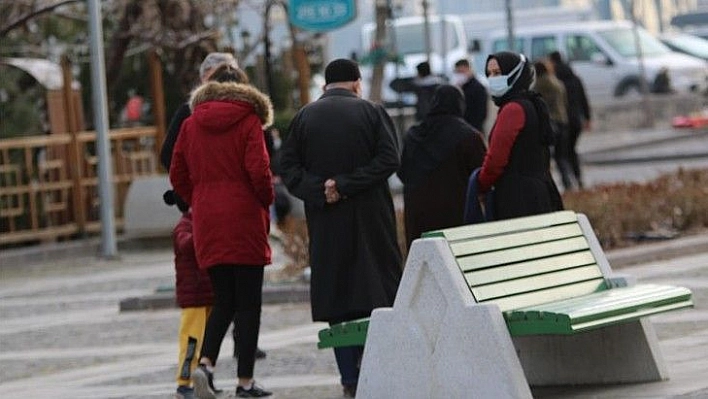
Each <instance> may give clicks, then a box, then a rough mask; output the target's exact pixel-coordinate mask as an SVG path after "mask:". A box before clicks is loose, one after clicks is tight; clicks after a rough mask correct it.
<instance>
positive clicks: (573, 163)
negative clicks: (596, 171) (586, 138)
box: [568, 127, 583, 188]
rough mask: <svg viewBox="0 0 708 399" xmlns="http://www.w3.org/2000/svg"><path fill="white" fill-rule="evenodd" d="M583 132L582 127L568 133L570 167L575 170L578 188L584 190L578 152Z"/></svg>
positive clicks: (572, 129)
mask: <svg viewBox="0 0 708 399" xmlns="http://www.w3.org/2000/svg"><path fill="white" fill-rule="evenodd" d="M582 131H583V129H582V127H574V128H571V129H569V131H568V162H569V163H570V167H571V168H572V169H573V174H574V175H575V180H576V183H577V185H578V188H583V178H582V173H581V170H580V159H578V152H577V151H576V147H577V145H578V139H579V138H580V133H582Z"/></svg>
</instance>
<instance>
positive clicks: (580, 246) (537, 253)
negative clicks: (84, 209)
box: [457, 237, 589, 272]
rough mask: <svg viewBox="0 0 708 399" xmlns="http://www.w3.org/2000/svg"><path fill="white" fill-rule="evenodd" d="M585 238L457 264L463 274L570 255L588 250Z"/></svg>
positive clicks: (486, 255) (469, 258) (474, 257)
mask: <svg viewBox="0 0 708 399" xmlns="http://www.w3.org/2000/svg"><path fill="white" fill-rule="evenodd" d="M588 248H589V246H588V243H587V241H586V240H585V238H584V237H575V238H568V239H565V240H559V241H552V242H546V243H542V244H538V245H528V246H525V247H519V248H512V249H507V250H504V251H497V252H489V253H484V254H479V255H472V256H465V257H459V258H457V264H458V266H459V267H460V269H461V270H462V271H463V272H468V271H470V270H477V269H484V268H488V267H492V266H499V265H508V264H511V263H516V262H521V261H528V260H532V259H538V258H544V257H549V256H555V255H561V254H568V253H572V252H578V251H583V250H586V249H588Z"/></svg>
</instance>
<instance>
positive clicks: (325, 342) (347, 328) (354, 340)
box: [317, 318, 369, 349]
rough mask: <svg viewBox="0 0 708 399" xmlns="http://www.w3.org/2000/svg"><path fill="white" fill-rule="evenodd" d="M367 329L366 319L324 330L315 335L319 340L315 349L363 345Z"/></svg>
mask: <svg viewBox="0 0 708 399" xmlns="http://www.w3.org/2000/svg"><path fill="white" fill-rule="evenodd" d="M368 329H369V319H368V318H363V319H358V320H352V321H347V322H344V323H339V324H335V325H333V326H330V327H329V328H324V329H322V330H320V331H319V333H318V334H317V335H318V338H319V342H318V343H317V348H318V349H324V348H334V347H340V346H355V345H364V343H365V342H366V332H367V331H368Z"/></svg>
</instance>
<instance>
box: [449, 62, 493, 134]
mask: <svg viewBox="0 0 708 399" xmlns="http://www.w3.org/2000/svg"><path fill="white" fill-rule="evenodd" d="M453 79H454V80H455V82H453V83H455V84H457V85H458V86H460V88H461V89H462V92H463V93H464V94H465V104H466V105H465V113H464V115H463V118H464V119H465V120H466V121H467V123H469V124H470V125H472V127H473V128H475V129H477V130H479V131H480V132H482V133H484V121H486V120H487V110H488V108H489V107H488V106H487V105H488V102H489V94H488V93H487V88H486V87H484V85H483V84H482V83H480V82H479V80H477V78H476V77H475V76H474V71H473V70H472V65H470V62H469V61H468V60H467V59H466V58H463V59H461V60H458V61H457V62H455V72H454V77H453Z"/></svg>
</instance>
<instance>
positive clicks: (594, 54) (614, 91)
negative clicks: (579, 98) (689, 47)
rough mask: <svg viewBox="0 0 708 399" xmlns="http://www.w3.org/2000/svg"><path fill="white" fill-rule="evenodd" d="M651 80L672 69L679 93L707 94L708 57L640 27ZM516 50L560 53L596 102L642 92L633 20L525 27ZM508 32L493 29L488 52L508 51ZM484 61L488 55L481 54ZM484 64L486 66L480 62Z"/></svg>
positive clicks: (529, 53)
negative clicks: (685, 50)
mask: <svg viewBox="0 0 708 399" xmlns="http://www.w3.org/2000/svg"><path fill="white" fill-rule="evenodd" d="M637 34H638V37H639V39H640V44H641V51H642V55H643V58H644V69H645V76H646V79H647V83H648V84H649V85H651V84H652V82H654V79H655V78H656V76H657V74H658V73H659V72H660V70H661V69H662V68H667V69H668V73H669V78H670V79H671V85H672V88H673V89H674V90H676V91H678V92H702V91H703V90H705V88H706V85H707V84H708V80H707V79H708V68H706V64H705V62H704V61H703V60H700V59H698V58H695V57H691V56H688V55H685V54H680V53H677V52H673V51H671V50H670V49H669V48H668V47H666V46H665V45H664V44H663V43H661V42H660V41H659V40H658V39H656V38H655V37H653V36H652V35H651V34H649V33H648V32H647V31H646V30H644V29H642V28H638V29H637ZM514 39H515V49H514V50H515V51H520V52H523V53H524V54H525V55H527V56H528V57H529V58H530V59H531V60H537V59H540V58H543V57H545V56H547V55H548V54H549V53H550V52H552V51H556V50H557V51H559V52H560V53H561V54H562V55H563V57H564V59H565V60H568V61H570V64H571V66H572V68H573V70H574V71H575V73H576V74H577V75H578V76H580V78H581V79H582V80H583V83H584V84H585V89H586V91H587V93H588V96H589V97H590V100H591V101H594V102H606V101H608V100H610V99H612V98H615V97H622V96H625V95H628V94H638V93H640V92H641V91H640V87H641V86H640V79H639V76H640V73H639V71H640V68H639V62H638V58H637V54H638V53H637V46H636V45H635V43H636V42H635V35H634V29H633V26H632V24H631V23H630V22H629V21H587V22H573V23H572V24H562V25H542V26H536V27H525V28H519V29H517V30H516V31H515V32H514ZM508 48H509V46H508V40H507V32H506V31H505V30H497V31H494V32H491V33H490V34H489V35H488V36H487V38H486V39H485V40H484V41H483V45H482V49H481V50H482V53H483V54H491V53H495V52H497V51H502V50H507V49H508ZM476 58H477V59H481V62H482V63H483V62H484V58H486V57H476ZM477 67H478V68H480V67H481V68H484V66H483V65H477Z"/></svg>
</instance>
